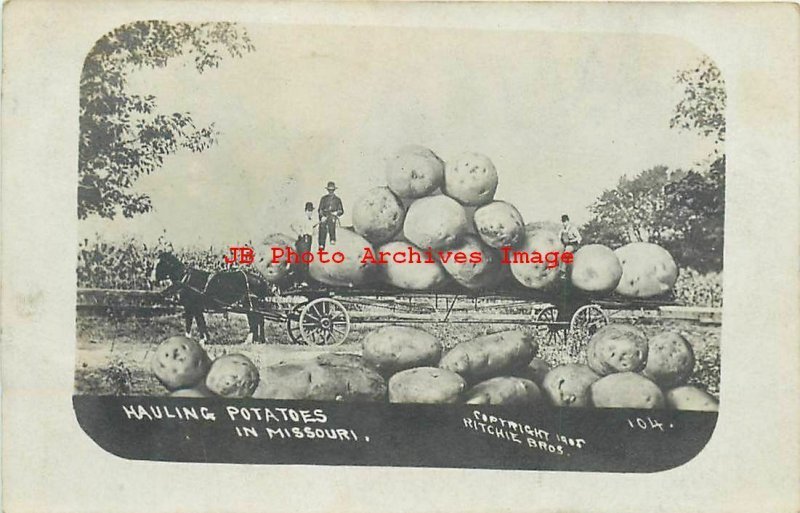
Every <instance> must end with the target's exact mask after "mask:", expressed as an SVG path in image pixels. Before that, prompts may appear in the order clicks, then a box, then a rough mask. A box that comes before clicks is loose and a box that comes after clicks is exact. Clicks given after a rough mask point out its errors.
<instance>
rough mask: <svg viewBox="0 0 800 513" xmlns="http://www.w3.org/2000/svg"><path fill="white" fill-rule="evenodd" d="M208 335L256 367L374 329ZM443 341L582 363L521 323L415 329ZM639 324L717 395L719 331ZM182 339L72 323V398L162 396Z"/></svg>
mask: <svg viewBox="0 0 800 513" xmlns="http://www.w3.org/2000/svg"><path fill="white" fill-rule="evenodd" d="M206 318H207V322H208V324H209V328H210V330H211V333H212V339H211V343H209V344H208V345H207V346H206V349H207V351H208V353H209V355H210V356H211V358H212V359H213V358H216V357H218V356H221V355H223V354H230V353H241V354H244V355H246V356H248V357H249V358H250V359H251V360H253V362H254V363H255V364H256V366H258V368H259V369H263V368H266V367H268V366H270V365H276V364H279V363H284V362H299V361H303V360H308V359H311V358H314V357H316V356H317V355H319V354H321V353H323V352H341V353H352V354H360V352H361V344H360V340H361V338H362V337H363V336H364V334H365V333H367V332H369V331H371V330H374V329H377V328H378V327H380V326H381V324H375V323H370V324H358V323H354V324H353V325H352V329H351V331H350V335H349V336H348V339H347V341H346V342H345V343H344V344H342V345H339V346H333V347H311V346H306V345H298V344H293V343H292V342H291V341H290V339H289V337H288V335H286V332H285V328H284V326H283V325H281V324H278V323H270V322H267V325H266V332H267V340H268V343H267V344H252V343H250V344H248V343H245V337H246V335H247V321H246V319H245V317H244V316H241V315H237V314H229V315H222V314H209V315H207V316H206ZM416 326H417V327H421V328H423V329H425V330H427V331H429V332H430V333H432V334H433V335H435V336H437V337H438V338H439V340H441V341H442V343H443V345H444V346H445V349H448V348H451V347H453V346H454V345H456V344H457V343H459V342H463V341H465V340H469V339H472V338H474V337H476V336H479V335H483V334H486V333H494V332H497V331H503V330H509V329H522V330H525V331H529V332H531V333H533V334H534V336H535V339H536V340H537V341H538V342H539V351H538V356H539V357H540V358H543V359H544V360H546V361H547V362H548V363H549V364H550V365H551V366H555V365H559V364H562V363H567V362H570V361H576V362H579V363H583V362H582V360H583V361H585V360H584V356H583V355H579V356H578V357H577V358H574V357H570V356H569V355H568V353H567V351H566V348H564V347H557V345H558V344H555V345H553V344H548V343H547V341H546V339H544V338H542V337H541V335H540V333H541V331H540V329H539V330H538V331H537V329H536V328H534V327H532V326H529V325H528V326H526V325H509V324H491V323H480V324H454V323H427V324H416ZM639 326H640V327H641V328H642V329H643V330H644V331H645V332H646V333H647V335H648V336H652V335H654V334H656V333H658V332H659V331H662V330H672V331H677V332H680V333H681V334H683V335H684V336H685V337H686V338H687V340H689V342H690V343H691V344H692V347H693V349H694V351H695V357H696V359H697V363H696V365H695V372H694V375H693V377H692V380H691V382H692V383H696V384H699V385H701V386H703V387H705V388H706V389H707V390H708V391H709V392H710V393H712V394H713V395H715V396H718V393H719V374H720V370H719V358H720V357H719V355H720V351H719V343H720V326H719V325H702V324H698V323H695V322H690V321H656V322H653V321H650V322H647V323H645V322H642V323H640V324H639ZM182 333H183V325H182V319H181V317H180V316H179V315H177V314H175V315H164V316H154V317H122V318H111V317H91V316H84V315H79V316H78V318H77V340H78V348H77V361H76V372H75V392H76V393H77V394H92V395H107V394H124V395H165V394H166V393H167V391H166V389H164V388H163V387H162V386H161V384H160V383H159V382H158V381H157V380H156V379H155V378H154V377H153V375H152V373H151V372H150V371H149V368H150V358H152V355H153V350H154V349H155V348H156V347H157V346H158V344H159V343H160V342H162V341H163V340H165V339H166V338H168V337H170V336H173V335H179V334H182Z"/></svg>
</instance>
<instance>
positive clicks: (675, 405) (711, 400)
mask: <svg viewBox="0 0 800 513" xmlns="http://www.w3.org/2000/svg"><path fill="white" fill-rule="evenodd" d="M664 398H665V399H666V401H667V407H668V408H671V409H673V410H692V411H719V401H717V399H716V398H715V397H714V396H713V395H711V394H709V393H708V392H706V391H705V390H702V389H700V388H697V387H695V386H690V385H684V386H680V387H676V388H673V389H672V390H669V391H667V393H666V394H664Z"/></svg>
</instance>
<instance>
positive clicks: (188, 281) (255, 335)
mask: <svg viewBox="0 0 800 513" xmlns="http://www.w3.org/2000/svg"><path fill="white" fill-rule="evenodd" d="M151 279H152V280H153V281H155V282H160V281H163V280H166V279H169V280H170V281H172V284H171V285H170V286H169V287H167V288H166V289H165V290H164V291H163V292H162V294H164V295H172V294H174V293H175V292H177V293H178V302H179V303H180V305H181V306H182V307H183V318H184V320H185V322H186V336H189V334H190V332H191V331H192V322H193V321H197V328H198V329H199V330H200V337H201V340H202V341H203V342H207V341H208V327H207V326H206V320H205V317H204V315H203V312H205V311H206V310H209V309H215V308H216V309H218V308H224V307H230V306H232V305H240V306H242V307H243V308H244V309H247V310H252V309H253V306H254V301H255V300H258V299H263V298H265V297H267V296H268V295H269V294H270V292H271V288H270V284H269V283H267V282H266V281H265V280H264V279H263V278H261V277H260V276H258V275H255V274H252V273H248V272H246V271H234V270H226V271H219V272H215V273H211V272H208V271H203V270H201V269H195V268H193V267H189V266H187V265H185V264H184V263H183V262H181V261H180V260H178V258H177V257H176V256H175V255H173V254H172V253H167V252H161V253H159V254H158V258H157V259H156V262H155V265H154V266H153V273H152V277H151ZM247 322H248V324H249V325H250V335H252V339H253V341H254V342H265V341H266V337H265V334H264V318H263V317H262V316H261V315H259V314H257V313H252V312H250V313H247Z"/></svg>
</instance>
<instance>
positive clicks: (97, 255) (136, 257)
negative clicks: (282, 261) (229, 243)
mask: <svg viewBox="0 0 800 513" xmlns="http://www.w3.org/2000/svg"><path fill="white" fill-rule="evenodd" d="M162 250H169V251H170V252H172V253H173V254H174V255H175V256H176V257H178V259H179V260H180V261H181V262H183V263H185V264H186V265H189V266H191V267H196V268H198V269H204V270H208V271H219V270H223V269H231V268H235V265H234V266H231V265H227V264H225V262H224V260H223V258H222V257H223V255H224V254H226V253H227V250H225V249H217V248H214V247H213V246H211V247H208V248H178V249H175V248H173V247H172V245H171V244H170V243H168V242H166V241H165V240H164V239H163V237H162V239H161V240H160V241H159V243H158V244H156V245H152V246H148V245H147V244H144V243H143V242H141V241H138V240H136V239H135V238H133V237H129V238H127V239H125V240H123V241H121V242H116V243H115V242H107V241H105V240H103V239H102V238H101V237H100V236H96V237H95V238H94V239H92V240H90V239H84V240H83V241H81V242H80V243H79V245H78V267H77V278H78V287H83V288H101V289H133V290H149V289H151V288H152V287H153V284H152V283H151V282H150V280H149V277H150V273H151V272H152V270H153V265H154V262H155V260H156V257H157V256H158V253H159V251H162Z"/></svg>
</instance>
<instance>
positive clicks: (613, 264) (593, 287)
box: [568, 244, 622, 294]
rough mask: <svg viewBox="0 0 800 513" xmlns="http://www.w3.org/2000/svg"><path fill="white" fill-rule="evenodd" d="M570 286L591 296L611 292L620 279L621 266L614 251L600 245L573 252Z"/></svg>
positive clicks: (570, 267) (570, 266) (589, 245)
mask: <svg viewBox="0 0 800 513" xmlns="http://www.w3.org/2000/svg"><path fill="white" fill-rule="evenodd" d="M568 269H569V270H570V280H571V281H572V284H573V285H574V286H575V287H576V288H578V289H580V290H582V291H584V292H589V293H591V294H608V293H610V292H613V291H614V289H616V288H617V285H618V284H619V280H620V278H622V264H620V263H619V259H618V258H617V255H616V254H615V253H614V251H613V250H612V249H611V248H609V247H606V246H603V245H602V244H588V245H586V246H583V247H582V248H580V249H579V250H578V251H576V252H575V256H574V259H573V262H572V264H571V265H569V266H568Z"/></svg>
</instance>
